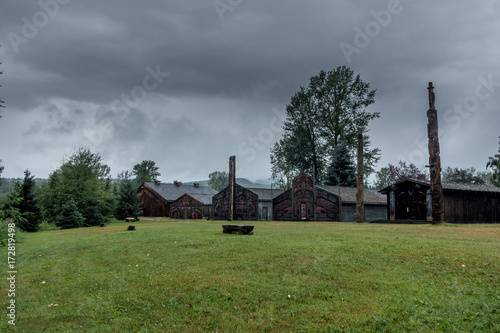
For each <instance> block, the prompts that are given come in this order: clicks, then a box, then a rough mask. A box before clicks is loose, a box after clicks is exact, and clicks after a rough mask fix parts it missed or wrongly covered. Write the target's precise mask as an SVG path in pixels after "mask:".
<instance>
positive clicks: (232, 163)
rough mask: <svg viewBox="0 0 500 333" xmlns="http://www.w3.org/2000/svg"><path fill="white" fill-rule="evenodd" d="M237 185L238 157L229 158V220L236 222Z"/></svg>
mask: <svg viewBox="0 0 500 333" xmlns="http://www.w3.org/2000/svg"><path fill="white" fill-rule="evenodd" d="M235 184H236V156H231V157H229V183H228V185H227V206H228V211H227V220H228V221H232V220H234V188H235Z"/></svg>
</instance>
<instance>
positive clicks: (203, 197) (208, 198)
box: [174, 193, 213, 205]
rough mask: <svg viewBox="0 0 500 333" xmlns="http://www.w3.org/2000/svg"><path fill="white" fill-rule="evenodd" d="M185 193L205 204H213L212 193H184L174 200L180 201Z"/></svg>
mask: <svg viewBox="0 0 500 333" xmlns="http://www.w3.org/2000/svg"><path fill="white" fill-rule="evenodd" d="M184 195H187V196H190V197H191V198H193V199H195V200H196V201H199V202H200V203H201V204H203V205H211V204H212V197H213V196H212V195H211V194H188V193H184V194H183V195H181V196H180V197H178V198H177V199H175V200H174V202H175V201H178V200H180V199H181V198H182V197H183V196H184Z"/></svg>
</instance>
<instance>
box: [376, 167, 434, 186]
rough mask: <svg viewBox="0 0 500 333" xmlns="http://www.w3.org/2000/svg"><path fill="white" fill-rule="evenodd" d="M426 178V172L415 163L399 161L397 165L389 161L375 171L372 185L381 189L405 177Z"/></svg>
mask: <svg viewBox="0 0 500 333" xmlns="http://www.w3.org/2000/svg"><path fill="white" fill-rule="evenodd" d="M428 178H429V177H428V176H427V174H426V172H425V171H422V170H420V169H419V168H418V167H417V166H416V165H415V164H413V163H410V164H406V162H404V161H399V163H398V165H392V164H390V163H389V165H388V166H387V167H384V168H382V169H380V171H378V172H377V173H376V180H375V183H374V187H375V188H379V189H381V188H384V187H387V186H389V185H391V184H394V183H397V182H400V181H403V180H405V179H414V180H427V179H428Z"/></svg>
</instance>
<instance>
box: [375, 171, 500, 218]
mask: <svg viewBox="0 0 500 333" xmlns="http://www.w3.org/2000/svg"><path fill="white" fill-rule="evenodd" d="M442 188H443V206H444V221H445V222H449V223H460V224H461V223H500V205H499V204H500V188H498V187H495V186H492V185H475V184H451V183H443V184H442ZM380 193H382V194H385V195H386V200H387V214H388V216H389V220H393V221H396V220H419V221H431V220H432V205H431V194H430V183H429V182H427V181H421V180H413V179H406V180H404V181H400V182H398V183H395V184H393V185H390V186H388V187H386V188H384V189H382V190H380Z"/></svg>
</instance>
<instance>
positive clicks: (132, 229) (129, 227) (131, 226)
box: [127, 225, 135, 231]
mask: <svg viewBox="0 0 500 333" xmlns="http://www.w3.org/2000/svg"><path fill="white" fill-rule="evenodd" d="M127 230H129V231H135V225H129V226H128V228H127Z"/></svg>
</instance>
